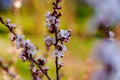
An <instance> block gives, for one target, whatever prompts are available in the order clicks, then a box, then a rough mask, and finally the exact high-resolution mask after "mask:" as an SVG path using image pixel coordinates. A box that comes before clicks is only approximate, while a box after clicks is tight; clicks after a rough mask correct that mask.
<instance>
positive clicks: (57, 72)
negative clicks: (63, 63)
mask: <svg viewBox="0 0 120 80" xmlns="http://www.w3.org/2000/svg"><path fill="white" fill-rule="evenodd" d="M55 64H56V78H57V80H59V68H58V57H56V59H55Z"/></svg>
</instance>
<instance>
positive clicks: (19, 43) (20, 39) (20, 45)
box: [16, 35, 25, 49]
mask: <svg viewBox="0 0 120 80" xmlns="http://www.w3.org/2000/svg"><path fill="white" fill-rule="evenodd" d="M24 38H25V36H24V35H17V39H16V47H17V49H19V48H24V47H25V40H24Z"/></svg>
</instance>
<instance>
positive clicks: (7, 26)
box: [2, 21, 17, 36]
mask: <svg viewBox="0 0 120 80" xmlns="http://www.w3.org/2000/svg"><path fill="white" fill-rule="evenodd" d="M2 24H4V25H5V26H6V27H7V28H8V29H9V31H10V32H11V33H13V34H14V35H15V36H17V35H16V33H15V32H14V31H13V30H12V29H10V27H9V26H8V25H7V24H5V22H3V21H2Z"/></svg>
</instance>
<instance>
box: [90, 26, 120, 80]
mask: <svg viewBox="0 0 120 80" xmlns="http://www.w3.org/2000/svg"><path fill="white" fill-rule="evenodd" d="M104 27H105V28H107V29H106V30H105V32H107V34H106V35H107V36H108V37H106V38H105V39H103V40H102V41H101V42H100V43H99V44H97V47H96V51H95V58H96V59H97V61H99V62H101V64H102V65H101V66H102V67H101V68H99V69H98V70H97V71H96V72H95V73H94V74H93V76H92V79H91V80H118V79H119V78H120V65H119V62H120V46H119V44H118V43H117V41H116V40H115V38H114V36H115V34H114V33H113V32H112V31H110V30H109V28H108V27H106V26H104ZM100 77H101V78H100Z"/></svg>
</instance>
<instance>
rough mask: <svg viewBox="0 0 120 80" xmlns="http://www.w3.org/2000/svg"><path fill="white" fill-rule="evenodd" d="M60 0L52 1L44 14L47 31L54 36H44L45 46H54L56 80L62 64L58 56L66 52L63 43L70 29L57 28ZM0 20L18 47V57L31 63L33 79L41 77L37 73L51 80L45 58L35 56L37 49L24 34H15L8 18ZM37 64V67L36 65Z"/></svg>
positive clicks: (58, 79)
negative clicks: (49, 9)
mask: <svg viewBox="0 0 120 80" xmlns="http://www.w3.org/2000/svg"><path fill="white" fill-rule="evenodd" d="M60 2H61V0H56V1H55V2H53V3H52V4H53V12H52V13H50V12H48V13H47V14H46V26H47V28H48V31H49V33H50V34H51V35H54V37H51V36H50V35H48V36H47V37H46V38H45V43H46V47H47V48H49V47H51V46H52V45H53V46H54V47H55V50H54V51H53V54H54V56H55V67H56V80H60V78H61V77H60V74H59V70H60V68H61V67H62V66H64V64H63V63H62V62H60V61H59V58H63V57H64V53H65V52H66V46H65V45H64V43H66V42H68V41H69V39H70V36H71V30H70V29H69V30H63V29H61V30H59V29H58V28H59V26H60V19H59V18H60V17H61V16H62V14H61V12H59V10H60V9H62V7H61V6H60V5H59V3H60ZM0 22H1V23H2V24H4V25H5V26H6V27H7V28H8V29H9V31H10V32H11V33H12V34H11V35H10V39H11V41H12V42H15V43H16V48H17V49H20V51H21V52H20V58H21V59H22V61H23V62H25V61H29V62H30V63H31V66H30V71H31V73H32V76H33V80H40V79H41V77H40V76H39V75H41V74H42V75H45V76H46V77H47V79H48V80H51V78H50V76H49V75H48V70H49V67H47V66H45V64H46V63H47V60H46V59H45V58H43V57H37V58H35V56H34V55H35V54H36V53H37V49H36V47H35V46H34V44H33V43H31V41H30V40H29V39H25V35H21V34H17V33H16V32H15V28H16V25H15V24H13V23H11V20H10V19H8V18H7V19H6V20H5V21H4V20H3V18H2V17H0ZM36 66H37V67H36Z"/></svg>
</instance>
